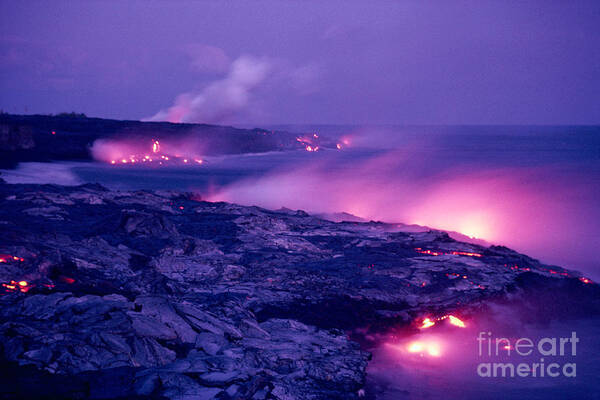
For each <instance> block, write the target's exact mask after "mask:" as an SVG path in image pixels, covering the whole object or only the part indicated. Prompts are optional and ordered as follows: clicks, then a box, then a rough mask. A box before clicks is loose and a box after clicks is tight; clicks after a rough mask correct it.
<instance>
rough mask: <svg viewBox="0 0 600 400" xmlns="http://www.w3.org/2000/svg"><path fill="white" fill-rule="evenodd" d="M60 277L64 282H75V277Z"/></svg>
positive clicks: (70, 283)
mask: <svg viewBox="0 0 600 400" xmlns="http://www.w3.org/2000/svg"><path fill="white" fill-rule="evenodd" d="M58 279H60V280H61V281H62V282H64V283H68V284H69V285H72V284H74V283H75V279H73V278H69V277H68V276H60V277H59V278H58Z"/></svg>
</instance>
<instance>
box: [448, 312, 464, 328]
mask: <svg viewBox="0 0 600 400" xmlns="http://www.w3.org/2000/svg"><path fill="white" fill-rule="evenodd" d="M448 321H450V323H451V324H452V325H454V326H458V327H459V328H465V323H464V322H462V321H461V320H460V319H459V318H456V317H455V316H454V315H448Z"/></svg>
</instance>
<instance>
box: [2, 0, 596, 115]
mask: <svg viewBox="0 0 600 400" xmlns="http://www.w3.org/2000/svg"><path fill="white" fill-rule="evenodd" d="M0 109H2V110H4V111H7V112H13V113H56V112H62V111H77V112H85V113H86V114H88V115H90V116H99V117H109V118H119V119H142V118H145V119H154V120H172V121H186V122H192V121H193V122H212V123H231V124H240V123H251V124H257V125H259V124H278V123H334V124H335V123H338V124H342V123H343V124H598V123H600V1H598V0H591V1H587V0H577V1H567V0H564V1H553V0H539V1H535V0H531V1H526V2H517V1H510V0H506V1H500V0H496V1H491V0H489V1H488V0H473V1H417V0H415V1H408V0H407V1H398V2H391V1H376V2H368V1H361V2H358V1H343V2H337V1H327V2H323V1H319V2H313V1H282V0H274V1H261V0H258V1H251V2H249V1H231V2H222V1H204V2H201V1H193V2H192V1H190V2H185V1H176V2H175V1H174V2H170V1H117V2H109V1H97V2H93V1H85V2H83V1H81V2H75V1H64V2H62V1H50V0H44V1H39V2H36V1H23V2H19V1H12V0H0Z"/></svg>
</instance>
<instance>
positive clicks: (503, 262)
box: [0, 183, 598, 399]
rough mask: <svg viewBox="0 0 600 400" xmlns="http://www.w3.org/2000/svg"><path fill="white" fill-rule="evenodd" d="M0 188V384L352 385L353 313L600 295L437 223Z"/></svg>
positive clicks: (258, 388)
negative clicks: (525, 293) (524, 294)
mask: <svg viewBox="0 0 600 400" xmlns="http://www.w3.org/2000/svg"><path fill="white" fill-rule="evenodd" d="M0 199H1V200H0V226H1V227H2V228H1V230H0V283H2V287H0V293H1V294H2V295H1V296H0V350H1V357H2V365H3V367H2V371H1V372H2V374H0V375H2V378H1V379H0V381H1V383H2V384H1V385H0V387H1V389H0V396H2V397H4V398H22V397H27V396H30V397H38V398H40V397H46V398H57V397H70V398H168V399H192V398H193V399H197V398H200V399H211V398H215V399H352V398H358V397H359V396H361V395H362V394H363V391H362V389H363V388H364V385H365V379H366V376H365V375H366V372H365V371H366V366H367V363H368V361H369V357H370V355H369V353H368V352H367V351H365V347H364V345H363V346H362V347H361V345H359V343H358V341H360V340H361V338H357V337H356V335H354V334H353V332H356V329H357V328H361V331H371V332H380V331H385V329H387V328H388V327H390V326H394V325H410V323H411V321H413V320H414V319H415V318H417V317H419V316H422V315H423V314H424V313H426V312H427V313H441V312H448V311H452V310H457V309H465V308H468V307H474V305H476V304H478V303H479V302H481V301H482V300H485V299H489V298H493V297H497V296H503V295H504V294H505V293H507V292H510V291H514V290H515V289H516V288H523V287H527V286H531V287H537V288H538V289H539V288H543V287H554V288H556V287H557V285H558V286H561V285H562V286H563V287H568V288H569V290H571V291H579V292H580V293H584V292H585V291H588V292H590V291H592V292H593V293H592V292H590V293H591V294H590V296H589V297H590V298H593V299H595V300H594V301H596V303H595V304H593V305H591V307H593V308H595V309H598V307H597V300H598V293H597V285H595V284H593V283H592V282H591V281H590V280H589V279H587V278H586V277H583V276H580V275H579V274H577V273H575V272H571V271H568V270H565V269H563V268H559V267H550V266H546V265H543V264H541V263H539V262H538V261H536V260H534V259H531V258H529V257H527V256H525V255H523V254H519V253H517V252H515V251H512V250H510V249H508V248H505V247H499V246H491V247H483V246H478V245H474V244H469V243H463V242H458V241H455V240H453V239H451V238H450V237H449V236H448V235H447V234H446V233H444V232H441V231H429V232H402V231H401V230H400V227H399V226H398V225H394V224H385V223H380V222H365V223H361V222H338V223H334V222H330V221H326V220H323V219H320V218H317V217H314V216H311V215H308V214H307V213H305V212H303V211H292V210H278V211H269V210H265V209H261V208H258V207H245V206H239V205H235V204H228V203H210V202H205V201H202V200H201V199H200V198H199V197H198V196H197V195H194V194H191V193H178V192H151V191H137V192H116V191H110V190H107V189H105V188H103V187H101V186H99V185H90V184H88V185H83V186H78V187H63V186H54V185H8V184H4V183H0ZM582 311H583V310H582ZM365 340H366V339H365ZM363 344H364V343H363Z"/></svg>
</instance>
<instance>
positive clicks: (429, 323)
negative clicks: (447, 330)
mask: <svg viewBox="0 0 600 400" xmlns="http://www.w3.org/2000/svg"><path fill="white" fill-rule="evenodd" d="M434 325H435V322H433V321H432V320H431V318H425V319H424V320H423V322H422V323H421V326H420V327H419V328H421V329H426V328H429V327H431V326H434Z"/></svg>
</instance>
